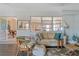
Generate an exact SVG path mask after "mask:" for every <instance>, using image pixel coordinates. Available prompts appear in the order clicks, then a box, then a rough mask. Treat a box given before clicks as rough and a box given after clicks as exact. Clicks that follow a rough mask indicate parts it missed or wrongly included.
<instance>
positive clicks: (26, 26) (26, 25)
mask: <svg viewBox="0 0 79 59" xmlns="http://www.w3.org/2000/svg"><path fill="white" fill-rule="evenodd" d="M18 29H25V30H29V20H19V21H18Z"/></svg>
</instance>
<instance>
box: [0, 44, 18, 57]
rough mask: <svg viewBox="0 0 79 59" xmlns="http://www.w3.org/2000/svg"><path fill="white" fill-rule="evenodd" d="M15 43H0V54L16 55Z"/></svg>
mask: <svg viewBox="0 0 79 59" xmlns="http://www.w3.org/2000/svg"><path fill="white" fill-rule="evenodd" d="M16 53H17V45H16V44H0V56H16Z"/></svg>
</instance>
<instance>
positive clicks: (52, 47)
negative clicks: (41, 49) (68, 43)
mask: <svg viewBox="0 0 79 59" xmlns="http://www.w3.org/2000/svg"><path fill="white" fill-rule="evenodd" d="M46 48H57V46H46ZM59 48H61V46H60V47H59ZM62 48H65V47H64V46H62Z"/></svg>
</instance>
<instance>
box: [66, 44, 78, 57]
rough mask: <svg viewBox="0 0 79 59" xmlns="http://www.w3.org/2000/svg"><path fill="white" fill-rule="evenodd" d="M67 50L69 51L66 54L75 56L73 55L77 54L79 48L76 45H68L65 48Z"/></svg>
mask: <svg viewBox="0 0 79 59" xmlns="http://www.w3.org/2000/svg"><path fill="white" fill-rule="evenodd" d="M65 48H67V49H68V51H67V52H66V54H69V55H70V56H71V55H73V54H75V55H76V54H77V53H76V52H75V50H77V49H79V46H76V45H75V44H67V45H66V46H65Z"/></svg>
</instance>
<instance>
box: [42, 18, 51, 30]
mask: <svg viewBox="0 0 79 59" xmlns="http://www.w3.org/2000/svg"><path fill="white" fill-rule="evenodd" d="M42 29H43V30H44V31H52V17H42Z"/></svg>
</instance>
